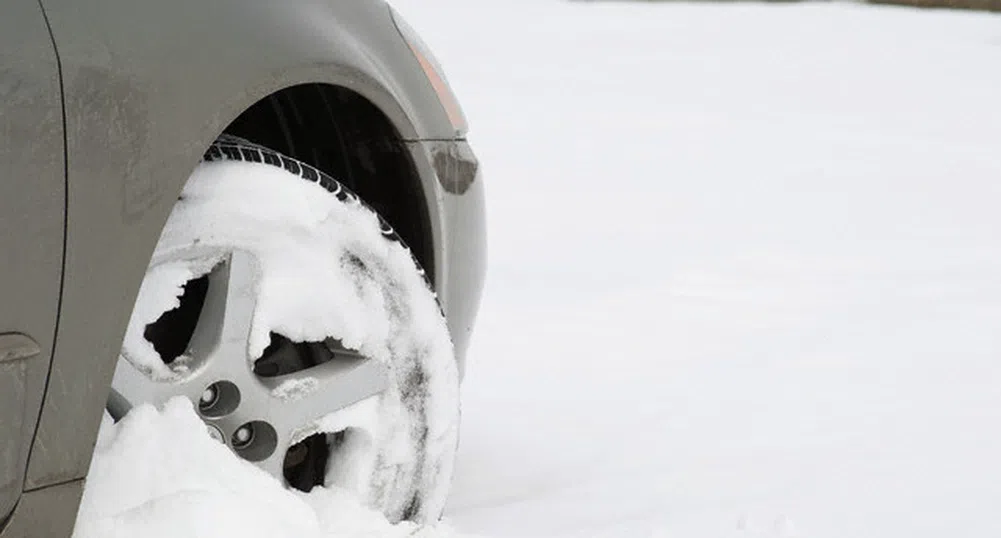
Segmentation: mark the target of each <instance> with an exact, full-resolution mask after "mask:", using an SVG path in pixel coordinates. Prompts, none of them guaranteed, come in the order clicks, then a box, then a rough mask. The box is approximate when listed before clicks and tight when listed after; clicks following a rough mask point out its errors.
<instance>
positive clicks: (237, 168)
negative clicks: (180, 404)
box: [113, 138, 458, 520]
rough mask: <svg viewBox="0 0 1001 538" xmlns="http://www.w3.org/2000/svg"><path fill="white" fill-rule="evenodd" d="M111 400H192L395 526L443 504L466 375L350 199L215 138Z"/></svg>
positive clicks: (254, 444) (164, 252)
mask: <svg viewBox="0 0 1001 538" xmlns="http://www.w3.org/2000/svg"><path fill="white" fill-rule="evenodd" d="M113 387H114V389H115V391H116V392H117V394H118V395H119V396H120V397H121V398H122V399H123V400H124V401H126V402H128V403H129V404H132V405H135V404H138V403H153V404H162V403H163V402H165V401H166V400H167V399H170V398H172V397H176V396H183V397H186V398H188V399H190V400H191V401H192V404H193V406H194V407H195V409H196V410H197V412H198V413H199V415H200V416H201V417H202V419H203V420H204V421H205V423H206V425H207V427H208V429H209V432H210V434H211V435H212V436H213V437H215V438H216V439H218V440H219V441H220V442H222V443H225V444H227V445H228V446H230V447H231V448H232V449H233V450H234V452H236V454H237V455H239V456H240V457H242V458H244V459H246V460H249V461H252V462H254V463H256V464H257V465H259V466H260V467H262V468H263V469H265V470H267V471H268V472H270V473H272V474H273V475H275V476H276V477H278V478H280V479H282V480H284V481H285V482H286V484H288V485H290V486H292V487H295V488H298V489H301V490H307V491H308V490H309V489H311V488H312V487H314V486H318V485H319V486H339V487H343V488H347V489H348V490H351V491H353V492H355V493H356V494H357V495H358V496H360V497H361V498H362V500H363V501H366V502H367V503H368V504H369V505H371V506H372V507H374V508H376V509H379V510H380V511H382V512H383V513H385V514H386V516H387V517H389V518H390V519H391V520H399V519H417V520H421V519H424V520H426V519H434V518H437V517H438V516H439V515H440V513H441V510H442V508H443V505H444V502H445V495H446V492H447V489H448V486H449V482H450V479H451V468H452V459H453V456H454V451H455V446H456V439H457V428H458V374H457V368H456V364H455V360H454V356H453V352H452V346H451V342H450V340H449V335H448V330H447V328H446V325H445V321H444V319H443V316H442V314H441V311H440V309H439V306H438V304H437V302H436V300H435V297H434V294H433V293H432V291H431V290H430V288H429V286H428V285H427V283H426V280H425V279H424V277H423V272H422V271H421V270H420V269H419V267H418V266H417V264H416V263H415V261H414V260H413V258H412V256H411V255H410V252H409V251H408V250H407V249H406V247H405V246H404V245H403V244H402V243H401V242H400V241H399V238H398V237H397V236H396V234H395V233H394V232H393V231H392V229H391V228H390V227H389V226H388V225H387V224H386V223H385V221H383V220H382V219H381V218H380V217H379V216H378V215H376V214H375V213H374V212H373V211H372V210H371V209H370V208H368V207H367V206H366V205H365V204H363V203H361V202H360V201H359V200H358V198H357V196H355V195H354V194H352V193H350V192H349V191H347V190H346V189H345V188H344V187H343V186H342V185H340V184H339V183H337V182H336V181H334V180H333V179H332V178H330V177H329V176H327V175H325V174H323V173H321V172H319V171H317V170H316V169H315V168H312V167H310V166H308V165H306V164H304V163H301V162H299V161H296V160H294V159H290V158H288V157H286V156H283V155H280V154H278V153H277V152H274V151H271V150H268V149H267V148H263V147H260V146H257V145H254V144H251V143H249V142H246V141H243V140H239V139H232V138H222V139H220V140H219V141H217V142H216V143H214V144H213V145H212V147H211V148H210V150H209V151H208V152H207V153H206V158H205V161H204V162H203V163H201V164H200V165H199V166H198V168H197V169H196V170H195V172H194V173H193V174H192V176H191V178H190V179H189V181H188V183H187V185H186V186H185V188H184V191H183V193H182V194H181V196H180V199H179V200H178V202H177V204H176V206H175V208H174V210H173V212H172V214H171V215H170V218H169V220H168V222H167V224H166V226H165V228H164V231H163V234H162V236H161V238H160V240H159V243H158V244H157V246H156V250H155V253H154V255H153V258H152V261H151V263H150V266H149V269H148V271H147V274H146V277H145V279H144V281H143V283H142V287H141V290H140V293H139V296H138V299H137V301H136V306H135V309H134V311H133V314H132V318H131V321H130V323H129V327H128V330H127V333H126V337H125V341H124V344H123V349H122V355H121V359H120V360H119V365H118V368H117V370H116V373H115V380H114V385H113Z"/></svg>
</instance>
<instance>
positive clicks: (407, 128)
mask: <svg viewBox="0 0 1001 538" xmlns="http://www.w3.org/2000/svg"><path fill="white" fill-rule="evenodd" d="M43 4H44V8H45V10H46V14H47V15H48V19H49V22H50V23H51V27H52V33H53V36H54V39H55V43H56V46H57V49H58V51H59V54H60V58H61V60H62V69H63V70H62V75H63V84H64V96H65V108H66V139H67V144H66V151H67V170H68V176H67V177H68V190H67V193H68V198H67V200H68V203H67V213H66V222H67V230H68V231H67V236H66V260H65V275H64V279H65V284H64V289H65V291H64V294H63V297H62V308H61V310H60V327H59V334H58V340H57V342H56V346H55V353H54V356H53V360H52V369H51V376H50V381H49V385H50V387H52V388H53V389H54V390H50V391H49V392H48V394H47V395H46V400H45V405H44V408H43V410H42V414H41V419H40V423H39V426H38V431H37V435H36V438H35V442H34V445H33V448H32V452H31V460H30V463H29V467H28V472H27V477H26V484H27V487H28V488H29V489H30V488H41V487H45V486H47V485H50V484H58V483H63V482H68V481H72V480H76V479H79V478H81V477H83V476H84V475H85V474H86V471H87V466H88V464H89V461H90V457H91V451H92V448H93V445H94V441H95V438H96V434H97V429H98V424H99V421H100V417H101V410H102V409H103V407H104V404H105V400H106V398H107V391H108V386H109V384H110V381H111V377H112V374H113V371H114V367H115V363H116V361H117V358H118V353H119V349H120V345H121V341H122V336H123V334H124V331H125V326H126V323H127V321H128V318H129V316H130V314H131V311H132V306H133V304H134V301H135V297H136V294H137V292H138V289H139V285H140V283H141V282H142V278H143V275H144V273H145V270H146V266H147V263H148V260H149V257H150V255H151V253H152V251H153V248H154V246H155V244H156V241H157V239H158V237H159V234H160V231H161V229H162V227H163V225H164V223H165V221H166V218H167V216H168V214H169V212H170V210H171V208H172V206H173V203H174V201H175V200H176V199H177V196H178V194H179V193H180V190H181V188H182V186H183V184H184V182H185V180H186V179H187V177H188V175H189V174H190V172H191V171H192V169H193V168H194V167H195V166H196V165H197V163H198V161H199V159H200V157H201V154H202V151H203V150H204V149H205V148H206V147H208V145H209V144H210V142H211V141H212V140H213V139H214V138H215V137H216V136H218V135H219V134H220V133H221V132H222V131H223V129H224V128H225V127H226V126H227V125H228V124H229V123H230V122H231V121H232V120H233V119H234V118H236V117H237V116H238V115H239V114H240V113H241V112H242V111H243V110H245V109H247V108H248V107H250V106H251V105H252V104H253V103H255V102H257V101H258V100H260V99H262V98H264V97H266V96H267V95H270V94H272V93H274V92H276V91H278V90H281V89H283V88H287V87H290V86H294V85H297V84H303V83H327V84H333V85H338V86H342V87H345V88H348V89H350V90H353V91H355V92H357V93H358V94H360V95H362V96H364V97H365V98H367V99H368V100H369V101H371V102H372V103H373V104H374V105H375V106H377V107H378V108H379V109H380V110H382V112H383V113H384V114H385V115H386V116H387V117H388V118H389V120H390V121H391V122H392V123H393V124H394V125H395V126H396V128H397V130H398V131H399V132H400V133H401V136H402V137H403V138H404V139H405V140H443V141H449V142H448V143H451V144H461V143H462V142H460V141H456V140H455V139H456V138H457V137H459V136H460V135H461V134H462V133H458V132H456V131H455V129H454V127H453V126H452V124H451V123H450V122H449V120H448V117H447V115H446V114H445V111H444V109H443V108H442V106H441V104H440V103H439V102H438V100H437V97H436V95H435V93H434V90H433V88H432V87H431V85H430V83H429V82H428V81H427V79H426V76H425V75H424V73H423V71H422V70H421V68H420V66H419V64H418V63H417V62H416V61H415V59H414V57H413V53H412V52H411V51H410V49H409V47H408V46H407V44H406V43H405V42H404V41H403V40H402V38H401V37H400V36H399V34H398V32H397V30H396V28H395V26H394V24H393V21H392V19H391V17H390V14H389V9H388V7H387V6H386V5H385V4H384V3H382V2H380V1H377V0H338V1H337V2H333V1H330V0H297V1H296V2H294V5H292V4H291V3H274V2H265V1H263V0H259V1H255V2H246V1H245V0H220V1H218V2H212V3H209V4H206V3H203V2H197V1H195V0H176V1H173V2H160V3H155V2H154V3H140V2H118V1H113V0H93V1H90V2H86V3H80V2H78V1H76V0H43ZM151 21H152V22H151ZM412 154H413V155H414V157H415V161H417V162H416V166H417V168H418V169H419V170H421V178H422V184H423V190H424V194H425V198H426V202H427V205H428V211H429V214H430V215H432V218H431V223H430V224H431V226H430V228H431V232H432V236H433V237H432V243H433V247H434V251H435V253H436V255H438V254H440V253H442V252H443V251H445V250H447V248H448V247H449V245H450V244H453V243H455V244H465V243H466V242H467V241H465V240H462V241H458V243H456V241H457V240H456V239H454V238H453V237H451V236H449V237H446V232H445V230H446V229H449V228H451V227H452V223H451V222H450V219H451V218H452V217H451V215H452V214H453V213H454V214H457V215H459V214H471V213H469V211H473V210H468V211H467V210H462V209H456V208H458V207H460V206H462V207H476V206H478V207H480V208H482V199H481V198H478V196H479V197H481V196H482V191H481V190H477V189H479V188H481V187H477V188H473V189H469V190H467V192H466V194H461V195H459V194H454V193H448V192H446V191H445V189H444V188H443V186H442V185H443V183H442V182H440V181H439V178H438V176H437V175H436V173H435V170H434V167H433V165H432V163H431V161H430V159H432V158H433V157H432V156H431V154H430V152H428V151H424V150H423V149H422V150H421V151H413V152H412ZM446 183H447V182H446ZM477 193H479V194H477ZM459 198H461V199H462V200H464V201H465V200H468V204H467V203H466V202H457V201H456V200H457V199H459ZM468 230H469V233H474V234H477V233H478V234H482V223H480V224H478V225H472V226H470V227H469V228H468ZM470 241H472V240H470ZM459 261H460V260H455V263H452V264H446V263H436V265H435V269H436V282H446V281H447V279H448V276H447V273H449V272H454V271H460V272H461V271H462V270H461V269H456V268H455V267H453V266H454V265H455V264H456V263H459ZM466 280H467V281H469V282H467V284H469V283H472V284H474V285H473V286H472V288H475V292H470V293H466V294H464V293H463V292H462V290H461V289H455V290H452V289H451V287H450V288H449V289H450V291H449V292H447V293H446V295H448V296H449V297H450V299H447V300H443V304H444V308H445V310H446V313H450V312H452V311H453V310H455V309H453V308H452V307H451V304H450V303H453V302H456V301H469V300H471V301H473V303H474V304H475V303H476V302H477V301H478V297H479V284H478V283H477V279H476V278H472V279H468V278H467V279H466ZM481 280H482V276H481V277H480V278H479V281H481ZM455 311H462V312H467V313H468V312H469V311H470V309H469V308H458V309H457V310H455ZM471 311H473V312H475V307H473V308H472V310H471ZM449 322H450V326H451V325H452V324H455V327H450V328H453V331H454V332H458V333H462V334H465V333H466V332H468V329H467V327H468V326H470V325H471V321H469V322H467V321H466V320H463V319H458V318H457V317H456V316H454V315H450V316H449ZM464 340H465V339H464V338H463V341H464ZM457 347H458V346H457ZM459 353H460V355H461V354H462V349H459ZM74 509H75V507H74ZM3 536H4V538H7V536H6V535H3Z"/></svg>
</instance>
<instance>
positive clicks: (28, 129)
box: [0, 0, 65, 520]
mask: <svg viewBox="0 0 1001 538" xmlns="http://www.w3.org/2000/svg"><path fill="white" fill-rule="evenodd" d="M64 196H65V166H64V161H63V121H62V106H61V103H60V94H59V68H58V62H57V60H56V55H55V50H54V48H53V46H52V40H51V37H50V36H49V32H48V29H47V27H46V24H45V19H44V17H43V14H42V11H41V10H40V8H39V6H38V3H37V2H36V1H35V0H11V1H8V2H4V7H3V16H2V17H0V219H2V220H0V222H2V226H3V232H2V233H0V333H3V334H0V411H2V413H0V440H2V441H3V446H2V449H0V520H2V519H3V517H4V516H5V515H6V514H7V513H8V512H9V511H10V509H11V508H12V507H13V505H14V503H15V502H16V501H17V498H18V495H19V494H20V493H21V487H22V482H23V478H24V468H25V464H26V462H27V459H28V452H29V449H30V447H31V444H30V443H31V439H32V436H33V434H34V431H35V424H36V421H37V419H38V411H39V408H40V406H41V403H42V395H43V394H44V393H45V380H46V375H47V373H48V369H49V358H50V356H51V354H52V341H53V335H54V331H55V327H56V319H57V313H58V305H59V287H60V277H61V272H62V257H63V211H64V204H65V198H64ZM36 351H37V353H36Z"/></svg>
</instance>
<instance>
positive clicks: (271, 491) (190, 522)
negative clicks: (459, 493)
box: [74, 398, 455, 538]
mask: <svg viewBox="0 0 1001 538" xmlns="http://www.w3.org/2000/svg"><path fill="white" fill-rule="evenodd" d="M135 536H142V537H143V538H177V537H181V536H183V537H185V538H202V537H204V538H209V537H228V536H233V537H240V538H276V537H286V536H287V537H290V538H291V537H297V538H324V537H331V536H339V537H343V536H352V537H359V538H360V537H379V538H405V537H415V538H451V537H453V536H455V533H454V532H453V531H452V530H451V529H449V528H448V527H445V526H438V525H434V526H425V527H418V526H416V525H414V524H411V523H401V524H397V525H390V524H389V523H388V522H387V521H386V519H385V518H384V517H383V516H382V514H380V513H377V512H374V511H372V510H370V509H368V508H366V507H364V506H362V505H361V504H360V503H359V502H358V500H357V498H356V497H355V496H354V495H349V494H347V493H346V492H344V491H343V490H339V489H336V488H331V489H320V490H314V492H311V493H310V494H308V495H307V494H303V493H298V492H296V493H293V492H290V491H287V490H285V489H284V487H282V486H281V485H280V484H279V483H278V481H277V480H275V479H274V478H272V477H271V476H270V475H268V474H266V473H264V472H263V471H260V470H258V469H257V468H256V467H254V466H253V465H251V464H250V463H247V462H245V461H243V460H241V459H238V458H236V457H234V456H233V454H232V453H231V452H230V451H229V449H227V448H226V447H224V446H223V445H222V444H220V443H217V442H216V441H213V440H212V439H210V438H209V436H208V434H207V432H206V431H205V426H204V425H203V424H202V422H201V419H199V418H198V416H197V415H195V413H194V411H193V409H192V407H191V404H190V402H188V401H187V400H184V399H181V398H175V399H173V400H171V401H170V402H168V403H167V404H166V405H165V406H164V408H163V410H162V411H158V410H156V409H154V408H153V407H152V406H148V405H145V406H141V407H137V408H135V409H133V410H132V411H131V412H130V413H129V414H128V415H127V416H126V417H125V418H124V419H123V420H122V421H121V422H119V423H118V424H112V423H111V419H110V417H106V420H105V424H104V425H103V427H102V432H101V439H100V440H99V442H98V446H97V451H96V453H95V455H94V460H93V462H92V465H91V470H90V474H89V476H88V480H87V487H86V493H85V495H84V499H83V503H82V505H81V507H80V518H79V519H78V523H77V529H76V532H75V534H74V537H75V538H131V537H135Z"/></svg>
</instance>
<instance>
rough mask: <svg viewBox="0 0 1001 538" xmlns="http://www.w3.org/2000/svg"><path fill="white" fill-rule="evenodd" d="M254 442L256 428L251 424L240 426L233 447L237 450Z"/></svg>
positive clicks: (234, 435) (235, 434)
mask: <svg viewBox="0 0 1001 538" xmlns="http://www.w3.org/2000/svg"><path fill="white" fill-rule="evenodd" d="M253 440H254V427H253V426H251V425H250V424H244V425H243V426H240V427H239V428H238V429H237V430H236V432H235V433H234V434H233V446H235V447H237V448H241V447H245V446H247V445H249V444H250V442H251V441H253Z"/></svg>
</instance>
